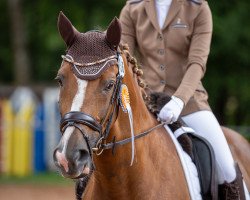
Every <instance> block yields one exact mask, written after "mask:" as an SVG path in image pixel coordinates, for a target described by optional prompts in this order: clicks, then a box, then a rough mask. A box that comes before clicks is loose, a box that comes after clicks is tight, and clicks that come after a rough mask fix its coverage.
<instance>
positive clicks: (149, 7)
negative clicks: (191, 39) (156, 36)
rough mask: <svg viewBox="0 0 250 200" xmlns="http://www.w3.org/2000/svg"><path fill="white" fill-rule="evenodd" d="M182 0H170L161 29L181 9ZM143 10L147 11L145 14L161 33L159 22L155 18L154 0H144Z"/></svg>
mask: <svg viewBox="0 0 250 200" xmlns="http://www.w3.org/2000/svg"><path fill="white" fill-rule="evenodd" d="M182 2H183V0H172V3H171V5H170V9H169V12H168V15H167V17H166V20H165V22H164V25H163V27H162V30H163V29H165V28H166V27H167V26H168V25H169V24H170V22H171V21H172V20H173V18H174V17H175V16H176V15H177V14H178V12H179V11H180V9H181V5H182ZM145 10H146V12H147V15H148V17H149V19H150V21H151V23H152V24H153V26H154V28H155V29H156V30H157V31H158V32H159V33H161V32H162V31H161V29H160V27H159V23H158V20H157V15H156V7H155V2H154V0H145Z"/></svg>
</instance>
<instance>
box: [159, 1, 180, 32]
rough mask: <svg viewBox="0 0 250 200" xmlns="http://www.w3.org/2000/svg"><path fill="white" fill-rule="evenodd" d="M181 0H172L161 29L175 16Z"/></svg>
mask: <svg viewBox="0 0 250 200" xmlns="http://www.w3.org/2000/svg"><path fill="white" fill-rule="evenodd" d="M182 2H183V1H182V0H172V3H171V5H170V8H169V12H168V15H167V17H166V20H165V22H164V25H163V27H162V30H164V29H165V28H166V27H168V25H169V24H170V23H171V22H172V20H173V19H174V18H175V16H176V15H177V14H178V13H179V11H180V9H181V5H182Z"/></svg>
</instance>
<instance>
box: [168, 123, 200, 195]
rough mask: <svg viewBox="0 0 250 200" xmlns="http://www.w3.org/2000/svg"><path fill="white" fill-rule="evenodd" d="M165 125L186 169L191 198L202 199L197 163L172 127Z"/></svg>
mask: <svg viewBox="0 0 250 200" xmlns="http://www.w3.org/2000/svg"><path fill="white" fill-rule="evenodd" d="M164 127H165V129H166V130H167V132H168V133H169V135H170V137H171V139H172V141H173V143H174V145H175V147H176V150H177V152H178V155H179V157H180V160H181V164H182V167H183V170H184V174H185V177H186V180H187V184H188V189H189V193H190V197H191V199H192V200H202V196H201V188H200V182H199V178H198V172H197V169H196V166H195V164H194V163H193V162H192V160H191V158H190V156H189V155H188V154H187V153H186V152H185V151H183V149H182V147H181V145H180V144H179V142H178V141H177V139H176V138H175V136H174V134H173V132H172V131H171V129H170V128H169V127H168V126H167V125H165V126H164Z"/></svg>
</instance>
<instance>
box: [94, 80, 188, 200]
mask: <svg viewBox="0 0 250 200" xmlns="http://www.w3.org/2000/svg"><path fill="white" fill-rule="evenodd" d="M124 82H125V83H127V85H128V88H129V92H130V98H131V104H132V105H131V107H132V111H133V122H134V123H133V124H134V133H135V135H137V134H139V133H141V132H143V131H146V130H148V129H149V128H152V127H154V126H155V125H157V124H158V123H157V121H156V119H154V117H153V116H152V115H151V114H150V113H149V111H148V110H147V108H146V106H145V104H144V101H143V99H142V97H141V94H140V91H139V87H138V85H136V83H135V81H134V77H132V76H130V77H128V78H126V80H125V81H124ZM131 84H132V85H131ZM113 137H116V141H118V140H122V139H125V138H128V137H131V135H130V126H129V119H128V114H126V113H123V112H122V110H121V109H120V111H119V114H118V118H117V120H116V122H115V124H114V125H113V127H112V129H111V131H110V136H109V138H108V142H111V141H112V138H113ZM130 162H131V143H128V144H125V145H122V146H117V147H115V154H114V155H113V154H112V151H111V150H106V151H104V152H103V154H102V155H101V156H99V157H96V158H95V164H96V168H97V171H96V172H95V173H94V177H93V181H92V187H93V189H94V190H95V192H94V193H95V194H98V193H99V194H102V197H107V199H116V198H120V197H126V198H124V199H134V197H136V196H137V197H138V198H139V197H143V198H144V199H152V195H154V194H155V193H157V192H158V193H161V195H163V193H162V191H164V195H163V196H161V197H160V199H166V198H162V197H166V196H169V194H170V193H171V190H174V188H173V187H168V188H165V186H162V185H161V184H163V185H164V184H167V183H166V181H171V179H175V180H177V181H178V178H179V179H180V182H183V178H184V176H183V174H182V169H181V166H180V163H179V159H178V157H177V154H176V151H175V148H174V146H173V144H172V142H171V139H170V137H169V136H167V135H166V132H165V129H164V128H159V129H157V130H155V131H152V132H151V133H150V134H148V135H147V136H145V137H143V138H140V139H138V140H136V141H135V159H134V163H133V165H132V166H130ZM159 179H161V181H160V182H159ZM159 184H160V185H159ZM180 185H181V184H180ZM161 187H164V189H162V188H161ZM152 188H154V190H152ZM180 189H182V190H185V188H183V187H181V186H180ZM150 191H152V192H153V193H154V194H152V193H151V192H150ZM95 194H93V195H95ZM147 197H148V198H147ZM98 198H99V197H98ZM98 198H96V199H98ZM157 198H158V196H154V198H153V199H157ZM101 199H102V198H101ZM121 199H122V198H121Z"/></svg>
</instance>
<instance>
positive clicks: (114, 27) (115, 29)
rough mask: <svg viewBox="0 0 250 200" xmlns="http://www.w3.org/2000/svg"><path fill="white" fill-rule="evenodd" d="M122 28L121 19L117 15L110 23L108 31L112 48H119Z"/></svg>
mask: <svg viewBox="0 0 250 200" xmlns="http://www.w3.org/2000/svg"><path fill="white" fill-rule="evenodd" d="M121 34H122V28H121V24H120V22H119V19H118V18H117V17H115V18H114V19H113V20H112V22H111V23H110V24H109V26H108V29H107V32H106V40H107V41H108V43H109V44H110V45H111V47H112V48H114V49H116V50H117V47H118V45H119V43H120V40H121Z"/></svg>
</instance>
